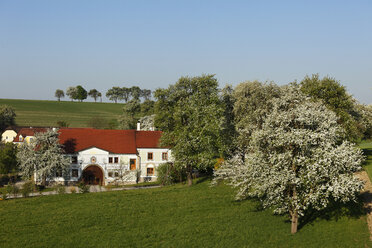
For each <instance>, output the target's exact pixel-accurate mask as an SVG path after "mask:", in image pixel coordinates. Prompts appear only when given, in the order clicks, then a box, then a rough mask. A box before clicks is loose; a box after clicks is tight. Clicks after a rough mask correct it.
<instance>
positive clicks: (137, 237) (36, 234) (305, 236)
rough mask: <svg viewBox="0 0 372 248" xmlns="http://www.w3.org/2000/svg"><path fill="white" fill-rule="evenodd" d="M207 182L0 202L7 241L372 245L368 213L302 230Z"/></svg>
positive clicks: (1, 240) (327, 218)
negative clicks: (291, 230) (367, 219)
mask: <svg viewBox="0 0 372 248" xmlns="http://www.w3.org/2000/svg"><path fill="white" fill-rule="evenodd" d="M258 206H259V205H258V204H257V202H255V201H240V202H237V201H234V200H233V190H232V189H231V188H230V187H227V186H224V185H220V186H217V187H212V188H211V187H209V182H208V181H206V182H202V183H199V184H196V185H194V186H192V187H191V188H189V187H187V186H184V185H176V186H169V187H164V188H157V189H142V190H131V191H110V192H105V193H94V194H92V193H90V194H68V195H54V196H47V197H46V196H43V197H35V198H28V199H17V200H7V201H1V202H0V223H1V232H0V246H1V247H370V246H371V243H370V242H369V241H368V239H369V234H368V228H367V224H366V217H365V215H364V214H362V213H361V214H359V215H358V214H356V215H355V214H352V213H351V212H348V211H346V210H345V211H341V212H340V211H337V212H338V213H339V214H340V213H342V214H341V215H339V214H336V213H333V212H332V211H330V212H328V214H326V215H324V218H317V219H314V220H312V221H309V222H308V223H306V224H305V225H303V226H302V228H300V230H299V232H298V233H297V234H295V235H291V234H290V223H289V222H287V218H286V217H285V216H275V215H273V214H272V213H271V211H270V210H264V211H262V210H259V209H258Z"/></svg>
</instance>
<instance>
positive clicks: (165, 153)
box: [161, 152, 168, 160]
mask: <svg viewBox="0 0 372 248" xmlns="http://www.w3.org/2000/svg"><path fill="white" fill-rule="evenodd" d="M161 159H162V160H168V153H167V152H163V153H162V154H161Z"/></svg>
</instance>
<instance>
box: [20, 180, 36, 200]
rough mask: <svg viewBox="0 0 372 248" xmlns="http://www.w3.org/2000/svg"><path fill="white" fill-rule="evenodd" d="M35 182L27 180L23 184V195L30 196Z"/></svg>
mask: <svg viewBox="0 0 372 248" xmlns="http://www.w3.org/2000/svg"><path fill="white" fill-rule="evenodd" d="M34 190H35V184H34V182H33V181H27V182H25V183H24V184H23V186H22V189H21V193H22V196H23V197H28V196H29V195H30V193H32V192H34Z"/></svg>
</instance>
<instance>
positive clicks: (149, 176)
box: [14, 128, 172, 185]
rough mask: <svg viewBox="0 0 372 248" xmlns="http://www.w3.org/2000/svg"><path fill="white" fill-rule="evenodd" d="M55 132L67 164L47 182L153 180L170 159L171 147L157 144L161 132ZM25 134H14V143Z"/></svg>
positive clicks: (132, 181)
mask: <svg viewBox="0 0 372 248" xmlns="http://www.w3.org/2000/svg"><path fill="white" fill-rule="evenodd" d="M21 131H22V130H21ZM41 131H42V130H41ZM58 132H59V142H60V144H61V145H62V147H63V149H64V151H65V156H67V157H68V158H69V159H70V161H71V165H70V167H69V168H68V169H67V170H65V171H56V172H55V174H54V175H50V177H49V178H48V179H47V180H48V181H49V182H57V183H62V184H75V183H77V182H80V181H83V182H85V183H87V184H96V185H108V184H125V183H135V182H142V181H154V180H156V179H157V168H158V166H159V165H160V164H162V163H168V162H171V161H172V154H171V150H170V149H169V148H166V147H161V146H160V145H159V142H160V137H161V134H162V132H161V131H137V130H102V129H92V128H61V129H59V130H58ZM25 133H26V131H25V130H23V132H22V133H21V132H20V133H18V135H17V137H16V138H15V139H14V141H15V143H21V142H25V141H26V142H27V140H30V139H33V138H34V136H33V135H34V133H32V132H31V131H30V130H28V132H27V134H28V135H27V136H26V137H24V135H25ZM36 178H37V177H36Z"/></svg>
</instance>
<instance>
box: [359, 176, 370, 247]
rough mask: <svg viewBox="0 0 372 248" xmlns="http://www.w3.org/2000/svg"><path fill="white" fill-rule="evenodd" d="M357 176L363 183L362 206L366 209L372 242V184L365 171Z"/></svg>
mask: <svg viewBox="0 0 372 248" xmlns="http://www.w3.org/2000/svg"><path fill="white" fill-rule="evenodd" d="M357 176H358V177H359V178H360V179H361V180H363V181H364V182H365V184H364V190H363V194H362V195H363V199H364V204H365V207H366V209H367V223H368V229H369V239H370V240H371V241H372V184H371V181H370V180H369V177H368V174H367V172H365V171H361V172H358V173H357Z"/></svg>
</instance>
